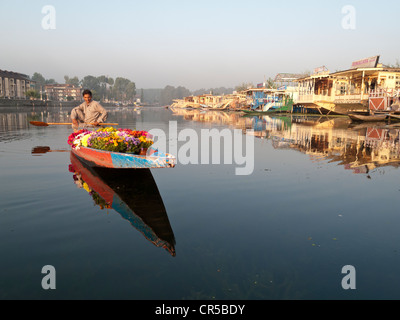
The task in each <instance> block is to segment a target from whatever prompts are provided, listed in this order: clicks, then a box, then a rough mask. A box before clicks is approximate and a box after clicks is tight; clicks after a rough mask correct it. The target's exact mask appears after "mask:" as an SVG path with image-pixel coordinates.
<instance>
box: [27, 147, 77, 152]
mask: <svg viewBox="0 0 400 320" xmlns="http://www.w3.org/2000/svg"><path fill="white" fill-rule="evenodd" d="M47 152H70V150H51V149H50V147H44V146H43V147H41V146H38V147H34V148H33V149H32V154H43V153H47Z"/></svg>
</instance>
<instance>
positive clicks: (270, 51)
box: [0, 0, 400, 90]
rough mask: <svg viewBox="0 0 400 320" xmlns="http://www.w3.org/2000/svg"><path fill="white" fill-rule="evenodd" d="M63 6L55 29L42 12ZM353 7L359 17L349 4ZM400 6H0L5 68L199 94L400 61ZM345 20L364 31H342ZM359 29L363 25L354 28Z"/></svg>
mask: <svg viewBox="0 0 400 320" xmlns="http://www.w3.org/2000/svg"><path fill="white" fill-rule="evenodd" d="M46 5H51V6H53V7H54V8H55V13H56V15H55V23H56V25H55V29H48V30H46V29H44V28H43V27H42V22H43V20H44V21H45V22H47V25H49V24H48V23H49V22H50V21H53V20H49V17H50V16H48V15H47V14H46V13H42V9H43V7H44V6H46ZM346 5H351V6H353V7H354V9H355V20H348V17H350V16H349V12H347V13H342V8H343V7H344V6H346ZM399 10H400V1H398V0H395V1H394V0H392V1H389V0H380V1H369V0H363V1H361V0H353V1H351V0H346V1H335V0H331V1H325V0H319V1H312V0H305V1H291V0H286V1H276V0H275V1H267V0H264V1H262V0H246V1H243V0H242V1H236V0H230V1H227V0H213V1H209V0H202V1H189V0H187V1H181V0H175V1H171V0H163V1H159V0H148V1H128V0H113V1H102V0H96V1H85V0H81V1H74V0H73V1H66V0H63V1H56V0H47V1H36V0H24V1H22V0H12V1H11V0H0V15H1V18H0V40H1V44H0V69H1V70H10V71H15V72H21V73H25V74H28V75H30V76H32V75H33V73H34V72H39V73H41V74H42V75H43V76H44V77H45V78H46V79H50V78H54V79H55V80H56V81H58V82H60V83H62V82H64V75H68V76H70V77H73V76H78V77H79V78H80V79H81V78H82V77H83V76H86V75H93V76H100V75H108V76H111V77H114V78H115V77H117V76H122V77H125V78H128V79H130V80H132V81H134V82H135V83H136V87H137V88H163V87H165V86H166V85H173V86H179V85H182V86H185V87H187V88H189V89H191V90H195V89H200V88H206V89H207V88H212V87H220V86H225V87H234V86H236V85H238V84H241V83H243V82H253V83H254V84H256V83H259V82H262V81H263V80H264V77H265V78H269V77H274V76H275V75H276V74H277V73H280V72H290V73H300V72H303V71H306V70H312V69H314V68H316V67H319V66H323V65H325V66H326V67H327V68H328V69H329V70H331V71H336V70H343V69H348V68H349V67H350V65H351V62H352V61H354V60H358V59H362V58H367V57H370V56H375V55H378V54H380V55H381V62H384V63H395V62H396V59H400V41H399V31H400V23H399V20H398V12H399ZM343 22H346V25H347V26H348V25H349V23H350V24H351V26H354V27H355V29H345V28H343ZM352 23H354V24H352Z"/></svg>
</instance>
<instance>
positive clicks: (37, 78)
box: [31, 72, 46, 91]
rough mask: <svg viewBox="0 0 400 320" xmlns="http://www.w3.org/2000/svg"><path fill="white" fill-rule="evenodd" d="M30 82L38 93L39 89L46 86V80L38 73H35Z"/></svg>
mask: <svg viewBox="0 0 400 320" xmlns="http://www.w3.org/2000/svg"><path fill="white" fill-rule="evenodd" d="M31 80H32V81H35V89H36V90H37V91H40V90H41V89H40V87H43V86H44V85H45V84H46V79H45V78H44V77H43V76H42V75H41V74H40V73H38V72H35V73H34V74H33V76H32V79H31Z"/></svg>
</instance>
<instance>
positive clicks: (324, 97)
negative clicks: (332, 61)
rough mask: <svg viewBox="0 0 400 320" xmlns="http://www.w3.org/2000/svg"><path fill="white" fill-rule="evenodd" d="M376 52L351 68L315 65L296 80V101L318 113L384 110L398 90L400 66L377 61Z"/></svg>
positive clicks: (356, 62)
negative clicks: (330, 69) (325, 67)
mask: <svg viewBox="0 0 400 320" xmlns="http://www.w3.org/2000/svg"><path fill="white" fill-rule="evenodd" d="M378 62H379V56H376V57H371V58H367V59H362V60H359V61H355V62H353V63H352V65H351V68H350V69H348V70H344V71H338V72H334V73H330V72H329V70H326V69H324V68H317V69H315V70H314V73H313V74H312V75H310V76H308V77H304V78H302V79H298V80H296V81H297V82H298V98H297V99H296V104H299V105H302V106H304V107H305V108H309V109H317V110H319V111H320V112H321V113H326V112H328V113H331V112H332V113H340V114H343V113H350V112H368V111H369V110H386V109H387V108H388V107H390V106H391V105H392V104H393V103H394V102H395V101H396V99H397V98H398V97H399V93H400V68H389V67H385V66H383V65H382V64H379V63H378Z"/></svg>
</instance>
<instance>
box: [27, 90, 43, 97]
mask: <svg viewBox="0 0 400 320" xmlns="http://www.w3.org/2000/svg"><path fill="white" fill-rule="evenodd" d="M25 96H26V97H27V98H30V99H39V98H40V93H39V92H38V91H36V90H34V89H29V90H28V91H26V92H25Z"/></svg>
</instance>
